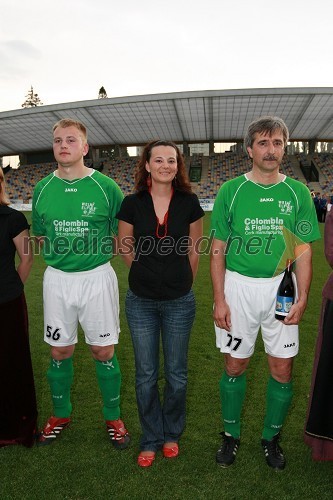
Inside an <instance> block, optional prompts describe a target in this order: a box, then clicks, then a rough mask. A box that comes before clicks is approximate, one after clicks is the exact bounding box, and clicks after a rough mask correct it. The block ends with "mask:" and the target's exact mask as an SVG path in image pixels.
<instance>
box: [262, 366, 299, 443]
mask: <svg viewBox="0 0 333 500" xmlns="http://www.w3.org/2000/svg"><path fill="white" fill-rule="evenodd" d="M292 397H293V387H292V382H287V383H285V384H281V383H280V382H278V381H277V380H275V379H274V378H273V377H272V376H270V378H269V380H268V384H267V397H266V405H267V406H266V416H265V422H264V430H263V433H262V438H263V439H267V440H268V441H270V440H271V439H272V438H273V437H274V436H275V435H276V434H277V433H278V432H279V431H280V429H281V427H282V425H283V422H284V420H285V418H286V416H287V413H288V410H289V406H290V403H291V400H292Z"/></svg>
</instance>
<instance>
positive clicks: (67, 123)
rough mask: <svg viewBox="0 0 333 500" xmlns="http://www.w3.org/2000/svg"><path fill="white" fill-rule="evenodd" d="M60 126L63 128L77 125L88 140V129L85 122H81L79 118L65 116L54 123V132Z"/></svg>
mask: <svg viewBox="0 0 333 500" xmlns="http://www.w3.org/2000/svg"><path fill="white" fill-rule="evenodd" d="M58 127H61V128H67V127H75V128H77V129H78V130H79V131H80V132H81V134H82V135H83V137H84V140H85V141H86V142H87V140H88V134H87V129H86V127H85V126H84V125H83V123H81V122H79V121H78V120H72V119H71V118H63V119H62V120H59V121H58V122H57V123H55V124H54V125H53V132H54V131H55V129H56V128H58Z"/></svg>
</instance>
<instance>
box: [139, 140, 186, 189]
mask: <svg viewBox="0 0 333 500" xmlns="http://www.w3.org/2000/svg"><path fill="white" fill-rule="evenodd" d="M156 146H171V147H172V148H174V149H175V151H176V153H177V175H176V177H175V178H174V179H173V181H172V185H173V186H174V188H176V189H178V190H179V191H183V192H185V193H192V188H191V184H190V180H189V177H188V175H187V172H186V167H185V161H184V157H183V155H182V154H181V152H180V150H179V148H178V147H177V146H176V144H175V143H174V142H171V141H161V140H155V141H151V142H149V143H148V144H146V145H145V147H144V148H143V151H142V154H141V156H140V159H139V161H138V163H137V165H136V169H135V186H134V191H135V192H138V191H144V190H147V189H148V185H147V178H148V175H149V174H148V172H147V170H146V163H147V162H149V160H150V157H151V152H152V149H153V148H155V147H156Z"/></svg>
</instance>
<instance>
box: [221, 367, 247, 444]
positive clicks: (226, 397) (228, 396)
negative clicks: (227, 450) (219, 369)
mask: <svg viewBox="0 0 333 500" xmlns="http://www.w3.org/2000/svg"><path fill="white" fill-rule="evenodd" d="M245 391H246V376H245V373H243V374H242V375H240V376H239V377H230V376H229V375H228V374H227V373H226V372H225V371H224V372H223V374H222V377H221V380H220V398H221V405H222V415H223V422H224V430H225V432H226V433H228V434H230V435H231V436H233V437H234V438H236V439H237V438H239V436H240V416H241V411H242V406H243V401H244V397H245Z"/></svg>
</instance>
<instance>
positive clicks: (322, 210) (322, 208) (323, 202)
mask: <svg viewBox="0 0 333 500" xmlns="http://www.w3.org/2000/svg"><path fill="white" fill-rule="evenodd" d="M326 211H327V199H326V196H325V195H324V194H322V195H321V197H320V198H319V217H320V220H319V222H325V218H326Z"/></svg>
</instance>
